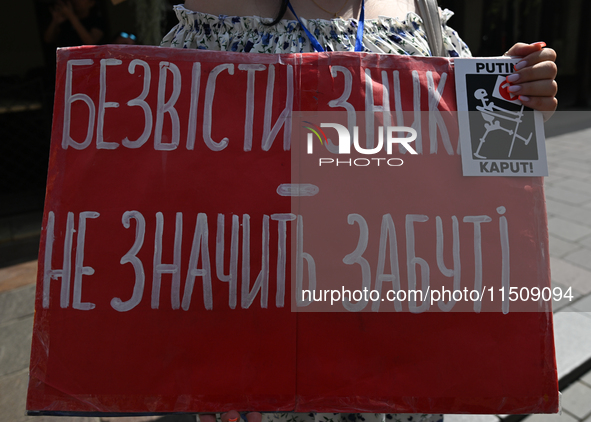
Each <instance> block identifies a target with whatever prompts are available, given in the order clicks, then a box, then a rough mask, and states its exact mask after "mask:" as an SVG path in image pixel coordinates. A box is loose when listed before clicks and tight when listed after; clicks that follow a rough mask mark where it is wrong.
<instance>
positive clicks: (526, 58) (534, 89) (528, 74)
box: [505, 42, 558, 121]
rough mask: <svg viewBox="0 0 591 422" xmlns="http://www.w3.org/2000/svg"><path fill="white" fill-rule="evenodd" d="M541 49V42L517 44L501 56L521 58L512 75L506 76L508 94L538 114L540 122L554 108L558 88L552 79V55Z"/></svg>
mask: <svg viewBox="0 0 591 422" xmlns="http://www.w3.org/2000/svg"><path fill="white" fill-rule="evenodd" d="M545 46H546V43H544V42H537V43H533V44H524V43H517V44H515V45H514V46H513V47H511V48H510V49H509V51H507V52H506V53H505V56H512V57H522V60H521V61H520V62H518V63H517V64H516V65H515V73H513V74H512V75H509V76H507V80H508V81H509V82H510V83H511V87H510V88H509V92H513V93H514V94H516V95H518V96H519V100H520V101H521V102H522V103H523V104H524V105H525V106H526V107H529V108H532V109H534V110H539V111H541V112H542V114H543V115H544V121H546V120H548V119H549V118H550V116H552V114H554V111H556V107H557V106H558V100H557V99H556V92H558V85H557V84H556V81H555V80H554V78H556V72H557V68H556V64H555V63H554V61H555V60H556V52H555V51H554V50H552V49H551V48H544V47H545Z"/></svg>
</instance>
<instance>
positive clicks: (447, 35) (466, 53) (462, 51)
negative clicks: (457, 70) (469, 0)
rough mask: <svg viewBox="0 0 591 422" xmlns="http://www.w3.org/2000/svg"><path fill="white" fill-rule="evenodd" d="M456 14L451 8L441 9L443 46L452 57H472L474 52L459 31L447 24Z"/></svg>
mask: <svg viewBox="0 0 591 422" xmlns="http://www.w3.org/2000/svg"><path fill="white" fill-rule="evenodd" d="M453 15H454V12H452V11H451V10H449V9H444V10H442V11H441V24H442V27H443V46H444V47H445V49H446V50H447V52H448V55H449V56H450V57H472V52H471V51H470V48H469V47H468V46H467V45H466V43H465V42H464V41H463V40H462V39H461V38H460V36H459V35H458V33H457V32H456V31H455V30H454V29H453V28H450V27H449V26H447V21H448V20H449V19H450V18H451V17H452V16H453Z"/></svg>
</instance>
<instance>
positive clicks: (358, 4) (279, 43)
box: [161, 0, 557, 422]
mask: <svg viewBox="0 0 591 422" xmlns="http://www.w3.org/2000/svg"><path fill="white" fill-rule="evenodd" d="M419 3H427V2H415V1H414V0H390V1H379V0H365V1H363V0H362V1H359V0H291V2H290V1H288V0H257V1H238V0H217V1H215V2H211V1H205V0H186V1H185V4H184V6H183V5H178V6H175V11H176V14H177V17H178V18H179V24H178V25H177V26H176V27H175V28H173V29H172V31H171V32H170V33H169V34H168V35H166V36H165V37H164V39H163V41H162V43H161V46H163V47H177V48H196V49H203V50H215V51H233V52H244V53H249V52H251V53H271V54H282V53H303V52H315V51H360V52H366V53H383V54H400V55H413V56H432V55H434V54H432V51H434V50H435V49H439V52H440V54H439V55H443V56H449V57H470V56H471V53H470V50H469V48H468V46H467V45H466V44H465V43H464V42H463V41H462V40H461V38H460V37H459V35H458V34H457V32H456V31H454V30H453V29H452V28H450V27H448V26H447V21H448V20H449V18H450V17H451V16H452V15H453V13H452V12H450V11H449V10H447V9H446V10H444V11H442V12H441V11H440V13H439V16H438V17H434V16H427V15H429V13H428V12H427V10H428V7H427V6H426V5H424V4H419ZM421 11H422V12H423V13H420V12H421ZM419 14H420V15H419ZM424 18H426V19H425V20H426V21H430V22H436V21H437V20H439V18H440V19H441V23H440V25H439V26H440V28H441V34H440V35H439V38H440V39H439V41H440V42H439V45H437V43H436V42H433V40H432V39H431V40H429V39H428V36H427V33H428V32H429V31H428V30H427V29H426V25H425V24H424V23H423V21H424ZM435 35H436V36H437V34H435ZM429 41H431V43H430V42H429ZM545 45H546V44H545V43H543V42H537V43H533V44H524V43H517V44H515V45H514V46H513V47H511V49H509V51H507V52H506V53H505V55H506V56H517V57H522V60H521V61H520V62H519V63H517V65H516V66H515V73H513V74H512V75H510V76H509V77H508V78H507V79H508V81H509V82H511V84H512V86H511V88H510V90H511V92H513V93H514V94H516V95H519V99H520V100H521V102H522V103H523V104H524V105H525V106H527V107H530V108H532V109H535V110H540V111H542V112H544V116H545V119H548V118H549V117H550V116H551V115H552V113H553V112H554V111H555V110H556V106H557V100H556V98H555V95H556V92H557V86H556V82H555V81H554V78H555V77H556V65H555V64H554V60H555V59H556V53H555V52H554V50H552V49H549V48H545ZM239 418H240V415H239V414H238V412H236V411H231V412H228V413H225V414H223V415H222V416H221V420H222V421H223V422H235V421H237V420H238V419H239ZM247 418H248V422H259V421H261V419H262V415H261V414H260V413H256V412H253V413H249V414H248V415H247ZM442 418H443V415H440V414H438V415H427V414H415V415H410V414H373V413H372V414H347V415H345V414H332V413H331V414H299V413H289V414H287V413H285V414H280V413H274V414H266V415H265V419H268V420H269V421H273V420H277V421H290V422H313V421H315V420H317V421H320V420H321V421H326V422H333V421H334V422H336V421H339V422H340V421H351V422H361V421H363V422H378V421H379V422H388V421H392V422H407V421H412V422H427V421H432V422H435V421H439V420H442ZM201 420H202V422H214V421H215V416H214V415H201Z"/></svg>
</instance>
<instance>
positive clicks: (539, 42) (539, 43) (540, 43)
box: [531, 41, 546, 48]
mask: <svg viewBox="0 0 591 422" xmlns="http://www.w3.org/2000/svg"><path fill="white" fill-rule="evenodd" d="M531 45H539V46H541V47H542V48H544V47H546V43H545V42H544V41H538V42H534V43H532V44H531Z"/></svg>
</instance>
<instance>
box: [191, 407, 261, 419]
mask: <svg viewBox="0 0 591 422" xmlns="http://www.w3.org/2000/svg"><path fill="white" fill-rule="evenodd" d="M199 419H201V422H216V421H215V414H213V413H205V414H202V415H199ZM246 419H247V420H248V422H261V421H262V419H263V416H262V415H261V414H260V413H259V412H250V413H247V414H246ZM239 421H240V413H238V412H237V411H235V410H230V411H229V412H227V413H222V422H239Z"/></svg>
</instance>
